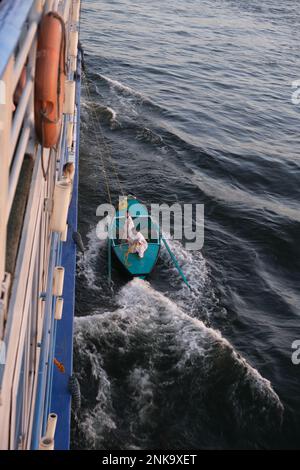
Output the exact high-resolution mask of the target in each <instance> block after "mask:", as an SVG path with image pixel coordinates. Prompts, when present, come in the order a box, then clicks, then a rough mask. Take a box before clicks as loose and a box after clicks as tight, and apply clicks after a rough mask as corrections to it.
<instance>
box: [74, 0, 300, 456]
mask: <svg viewBox="0 0 300 470" xmlns="http://www.w3.org/2000/svg"><path fill="white" fill-rule="evenodd" d="M298 7H299V3H298V1H296V0H285V1H283V0H276V1H274V0H259V1H258V0H247V1H244V0H235V1H233V0H185V1H184V2H183V1H179V0H172V1H170V0H164V1H163V2H162V1H157V0H152V1H151V2H149V1H146V0H139V1H131V0H101V1H92V0H85V2H83V8H82V21H81V41H82V44H83V47H84V50H85V62H86V73H87V83H88V87H89V89H90V93H91V95H90V96H89V95H88V94H87V92H86V91H85V88H83V96H82V106H81V149H80V187H79V229H80V232H81V234H82V236H83V239H84V242H85V245H86V252H85V255H84V256H82V255H79V257H78V277H77V293H76V301H77V311H76V315H77V317H76V319H75V337H74V368H75V372H76V374H77V377H78V379H79V381H80V384H81V391H82V407H81V409H80V411H79V412H77V413H74V415H73V427H72V446H73V448H85V449H175V448H176V449H222V448H252V449H256V448H258V449H260V448H278V447H280V448H288V447H293V448H299V434H300V393H299V389H300V387H299V386H300V365H298V366H297V365H294V364H293V363H292V360H291V356H292V352H293V350H292V343H293V341H294V340H297V339H300V328H299V324H300V313H299V312H300V308H299V307H300V295H299V273H300V261H299V260H300V258H299V254H300V253H299V251H300V250H299V222H300V212H299V206H300V204H299V168H300V163H299V123H300V112H299V110H300V107H299V106H300V105H298V106H297V105H296V104H293V103H292V99H291V98H292V93H293V89H292V82H293V81H294V80H297V79H299V78H300V76H299V73H300V72H299V70H300V67H299V66H300V48H299V40H300V28H299V26H300V25H299V23H300V21H299V8H298ZM95 113H96V114H97V119H99V120H100V122H101V126H102V131H103V134H104V138H105V145H104V144H103V139H102V137H101V134H100V132H99V129H98V128H96V129H95V122H94V120H93V116H94V114H95ZM95 130H96V132H95ZM108 149H110V150H109V152H111V155H112V159H113V162H114V164H115V165H116V167H117V171H118V174H119V178H120V181H121V185H122V187H123V188H124V191H125V192H126V193H133V194H135V195H136V196H138V197H139V198H140V199H141V200H143V201H146V202H147V203H162V202H164V203H167V204H173V203H175V202H179V203H180V204H186V203H193V204H196V203H199V204H204V208H205V209H204V210H205V243H204V246H203V248H202V249H201V250H197V251H187V250H186V249H185V247H184V246H183V244H182V243H180V242H179V241H171V247H172V250H173V251H174V253H175V254H176V256H177V258H178V259H179V262H180V265H181V267H182V269H183V271H184V272H185V273H186V275H187V277H188V279H189V282H190V284H191V285H192V291H191V292H190V291H189V290H188V289H187V288H186V287H185V285H184V284H183V282H182V281H181V280H180V278H178V275H177V273H176V270H175V269H174V267H173V266H172V263H171V262H170V260H169V258H168V254H167V252H166V251H165V250H164V249H162V250H161V256H160V259H159V262H158V264H157V266H156V268H155V270H154V271H153V273H152V275H151V277H150V278H149V280H148V281H142V280H137V279H136V280H133V281H128V280H126V279H124V278H123V277H122V275H121V274H120V273H119V272H118V271H117V269H116V268H114V270H113V281H114V282H113V286H112V287H110V286H109V285H108V282H107V248H106V246H105V243H103V242H101V241H99V240H98V239H97V236H96V232H95V227H96V224H97V222H98V220H99V219H98V217H97V216H96V208H97V206H98V205H99V204H101V203H102V202H106V201H107V193H106V186H105V180H104V175H103V162H104V165H105V166H106V169H107V176H108V178H109V182H110V187H111V193H112V197H113V199H114V200H116V198H117V197H118V195H119V187H118V184H117V179H116V178H115V177H114V173H113V171H112V168H111V165H110V162H109V159H108V156H107V153H108Z"/></svg>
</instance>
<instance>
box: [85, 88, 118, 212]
mask: <svg viewBox="0 0 300 470" xmlns="http://www.w3.org/2000/svg"><path fill="white" fill-rule="evenodd" d="M83 83H84V85H85V89H86V93H87V95H88V97H89V99H90V92H89V89H88V86H87V80H83ZM94 115H95V116H94ZM91 117H92V122H93V126H94V127H93V129H94V132H95V138H96V143H97V146H98V148H99V149H100V148H101V144H100V141H99V138H98V134H97V131H96V126H95V122H94V117H95V118H97V115H96V113H95V112H94V109H93V103H92V116H91ZM99 153H100V158H101V162H102V171H103V175H104V181H105V186H106V191H107V196H108V199H109V202H110V204H111V205H112V198H111V193H110V189H109V178H108V175H107V171H106V168H105V162H104V158H103V156H102V153H101V151H100V152H99Z"/></svg>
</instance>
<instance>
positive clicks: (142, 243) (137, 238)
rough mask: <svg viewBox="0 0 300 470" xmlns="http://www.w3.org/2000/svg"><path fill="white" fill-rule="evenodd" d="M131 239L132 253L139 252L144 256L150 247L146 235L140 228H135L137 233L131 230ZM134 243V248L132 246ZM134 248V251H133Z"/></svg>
mask: <svg viewBox="0 0 300 470" xmlns="http://www.w3.org/2000/svg"><path fill="white" fill-rule="evenodd" d="M131 235H132V236H131V239H130V241H129V249H130V253H137V254H138V255H139V257H140V258H144V253H145V251H146V250H147V248H148V243H147V241H146V239H145V237H144V235H143V234H142V233H141V232H140V230H139V229H138V228H136V229H135V233H133V231H132V232H131ZM131 245H132V248H131ZM131 250H132V251H131Z"/></svg>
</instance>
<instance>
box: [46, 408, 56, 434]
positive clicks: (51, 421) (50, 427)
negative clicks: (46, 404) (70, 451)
mask: <svg viewBox="0 0 300 470" xmlns="http://www.w3.org/2000/svg"><path fill="white" fill-rule="evenodd" d="M56 424H57V414H55V413H50V414H49V416H48V422H47V430H46V436H45V437H48V439H50V440H54V436H55V430H56Z"/></svg>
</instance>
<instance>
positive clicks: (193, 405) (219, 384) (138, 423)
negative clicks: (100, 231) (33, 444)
mask: <svg viewBox="0 0 300 470" xmlns="http://www.w3.org/2000/svg"><path fill="white" fill-rule="evenodd" d="M117 300H118V304H119V307H118V308H117V309H116V310H114V311H107V312H105V313H103V314H100V313H96V314H94V315H90V316H86V317H81V318H76V319H75V340H74V354H75V361H74V363H75V367H76V373H77V375H78V377H79V380H80V383H81V387H82V393H83V406H82V409H81V410H80V412H79V415H78V416H77V419H76V423H75V429H74V445H75V446H76V447H82V448H89V449H95V448H97V449H103V448H104V449H110V448H115V449H130V448H135V449H136V448H146V449H147V448H178V449H180V448H206V447H207V446H214V447H215V448H219V447H229V446H230V445H231V442H234V443H235V446H236V445H237V442H238V444H239V445H240V446H244V447H245V446H246V447H259V446H263V445H266V444H265V442H266V440H267V439H268V436H269V435H270V433H272V431H273V429H276V430H278V426H280V424H281V421H282V415H283V406H282V404H281V402H280V400H279V398H278V396H277V394H276V393H275V392H274V390H273V388H272V386H271V384H270V382H269V381H268V380H266V379H264V378H263V377H262V376H261V375H260V374H259V373H258V371H257V370H256V369H254V368H253V367H252V366H251V365H250V364H248V363H247V362H246V361H245V359H243V358H242V357H241V356H240V355H239V354H238V353H237V352H236V351H235V350H234V349H233V347H232V346H231V345H230V343H229V342H228V341H227V340H226V339H224V338H223V337H222V336H221V334H220V333H219V332H217V331H215V330H213V329H211V328H208V327H206V326H205V325H204V323H203V322H202V321H200V320H198V319H196V318H192V317H190V316H189V315H187V314H186V313H184V311H183V310H182V309H181V308H180V307H179V306H178V305H177V304H176V303H175V302H174V301H172V300H170V299H168V298H167V297H165V296H164V295H163V294H162V293H159V292H157V291H156V290H154V289H153V288H152V287H151V286H150V284H149V283H148V282H145V281H142V280H139V279H134V280H133V281H131V282H130V283H128V284H127V285H126V286H124V287H123V288H122V289H121V291H120V292H119V295H118V298H117ZM187 430H188V431H187Z"/></svg>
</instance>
